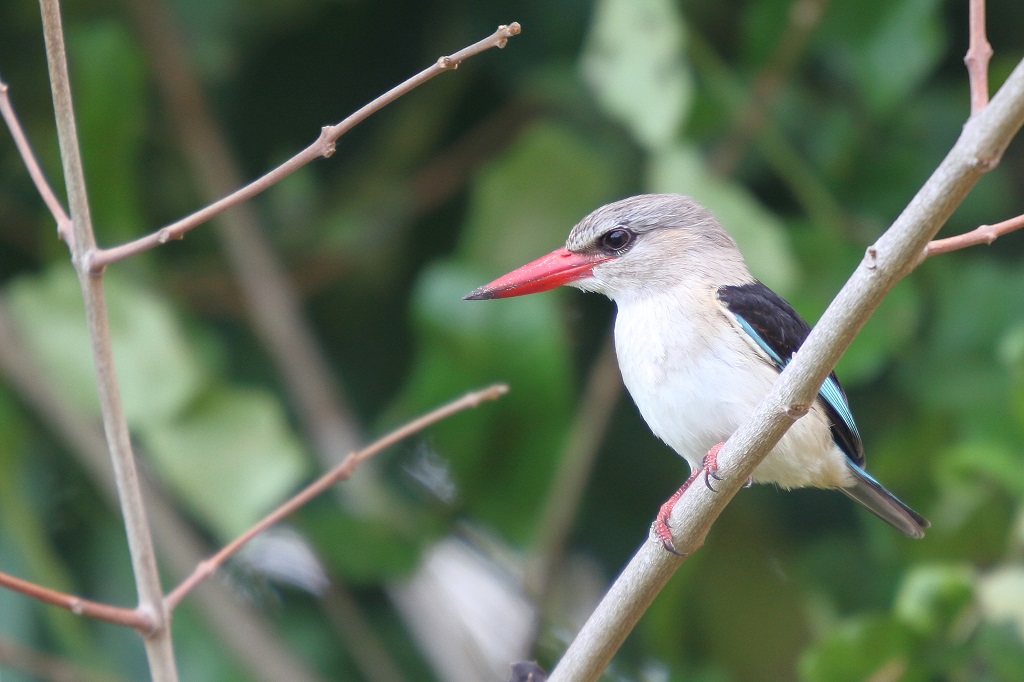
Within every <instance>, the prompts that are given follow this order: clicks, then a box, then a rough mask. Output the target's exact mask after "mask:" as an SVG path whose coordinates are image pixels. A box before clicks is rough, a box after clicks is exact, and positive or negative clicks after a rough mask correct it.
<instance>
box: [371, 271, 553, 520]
mask: <svg viewBox="0 0 1024 682" xmlns="http://www.w3.org/2000/svg"><path fill="white" fill-rule="evenodd" d="M483 281H486V277H485V275H484V274H483V273H481V272H480V271H479V270H477V269H470V268H467V267H464V266H459V265H457V264H455V263H442V264H436V265H433V266H431V267H430V268H428V269H427V270H426V271H425V272H424V273H423V275H422V276H421V277H420V280H419V281H418V282H417V284H416V287H415V294H414V299H413V307H414V315H415V320H416V332H417V340H418V344H419V352H418V354H417V357H416V361H415V364H414V367H413V370H412V372H411V374H410V377H409V380H408V382H407V384H406V386H405V388H404V390H403V393H402V397H401V398H400V399H399V400H398V401H397V402H396V404H395V405H393V406H392V408H391V410H390V413H391V414H409V413H413V412H416V411H419V410H421V409H423V408H424V407H425V406H429V405H432V404H437V403H440V402H441V401H443V400H447V399H449V398H450V397H451V396H453V395H457V394H459V393H462V392H464V391H466V390H467V388H470V387H474V386H480V385H484V384H487V383H492V382H495V381H505V382H507V383H508V384H509V385H510V387H511V391H510V392H509V394H508V395H506V396H505V397H503V398H502V399H501V401H500V402H499V403H496V404H495V405H493V406H490V405H488V406H483V407H481V408H480V409H477V410H472V411H471V412H467V413H465V414H460V415H458V417H457V418H455V419H452V420H448V421H446V422H442V423H441V424H438V425H437V426H436V427H434V428H433V429H431V432H430V436H429V438H430V444H431V448H432V449H433V450H435V451H436V452H437V454H438V456H439V457H441V458H443V459H444V460H446V461H447V462H449V463H450V464H451V469H452V474H453V476H454V478H455V480H456V483H457V484H458V486H459V497H460V499H461V500H462V501H463V502H464V503H465V504H466V506H467V507H468V508H469V509H470V510H471V511H472V513H473V515H474V517H475V518H478V519H484V520H486V521H488V522H490V523H492V524H494V525H495V526H496V527H499V528H501V529H502V531H504V532H505V533H507V534H510V535H513V536H519V537H524V535H525V534H526V533H527V532H528V531H529V530H531V525H532V523H533V520H534V517H533V510H537V509H538V506H539V501H540V500H541V499H542V496H543V493H544V490H545V489H546V487H547V484H548V482H549V481H550V477H551V475H552V472H553V469H554V466H555V464H556V462H557V456H558V455H559V454H560V453H561V448H562V438H563V434H564V430H565V428H566V425H567V424H568V423H569V420H570V403H569V395H570V388H571V386H572V380H571V377H570V374H569V366H570V365H569V354H568V343H567V340H566V335H565V328H564V324H563V323H562V322H561V320H560V319H559V317H560V316H559V312H560V309H559V305H558V303H559V301H558V295H557V294H555V293H551V294H548V295H539V296H526V297H523V298H521V299H509V300H507V301H463V300H462V295H464V294H465V293H466V292H467V291H469V290H471V289H472V288H474V287H476V286H478V285H479V284H480V283H481V282H483ZM481 481H483V482H487V484H486V485H480V482H481ZM498 490H501V491H508V494H498V493H497V491H498ZM526 508H528V509H530V510H531V511H530V512H529V513H526V512H524V509H526Z"/></svg>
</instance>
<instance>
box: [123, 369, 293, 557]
mask: <svg viewBox="0 0 1024 682" xmlns="http://www.w3.org/2000/svg"><path fill="white" fill-rule="evenodd" d="M141 436H142V441H143V444H144V445H145V446H146V449H147V451H148V453H149V455H150V456H151V458H152V460H153V463H154V464H155V465H156V467H157V468H158V469H159V470H160V473H161V474H162V475H163V477H164V478H165V479H166V480H167V481H168V483H169V484H170V485H171V486H172V487H173V488H174V490H175V491H176V492H177V493H178V495H180V496H181V498H182V499H183V500H185V501H186V502H187V503H188V505H189V506H190V507H191V508H192V509H193V510H194V511H195V512H196V513H197V514H198V515H199V516H200V517H202V518H203V519H204V520H205V521H206V522H207V523H208V524H209V525H210V527H211V528H213V529H214V530H215V531H216V532H217V534H218V535H219V536H220V537H221V538H231V537H234V536H235V535H237V534H238V533H240V532H241V531H243V530H245V529H246V528H247V527H248V526H250V525H251V524H252V523H253V522H255V521H256V520H258V519H259V518H260V517H261V516H263V515H264V514H265V513H267V512H269V511H270V510H271V509H272V508H273V507H274V506H276V505H277V504H278V503H280V502H281V501H283V500H284V498H285V497H286V496H287V495H288V493H290V492H291V491H292V490H293V489H294V488H295V487H296V485H297V484H298V483H299V482H300V481H301V479H302V477H303V475H304V474H305V473H306V470H307V466H308V465H307V463H306V458H305V456H304V453H303V449H302V446H301V445H300V444H299V442H298V441H297V440H296V438H295V436H294V435H293V434H292V432H291V430H290V429H289V427H288V422H287V419H286V417H285V414H284V411H283V409H282V408H281V404H280V403H279V402H278V401H277V400H276V399H275V398H274V397H272V396H271V395H270V394H269V393H267V392H265V391H262V390H256V389H237V388H219V389H215V390H212V391H210V392H209V393H207V394H205V395H203V396H202V397H201V398H200V399H199V400H198V401H196V402H195V403H194V404H193V405H191V406H190V407H189V409H188V410H187V411H186V412H185V413H184V414H182V415H181V416H180V417H179V418H178V419H176V420H175V421H172V422H167V423H161V424H155V425H152V426H150V427H149V428H147V429H146V430H145V431H144V432H143V433H142V434H141Z"/></svg>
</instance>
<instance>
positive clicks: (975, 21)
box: [964, 0, 992, 116]
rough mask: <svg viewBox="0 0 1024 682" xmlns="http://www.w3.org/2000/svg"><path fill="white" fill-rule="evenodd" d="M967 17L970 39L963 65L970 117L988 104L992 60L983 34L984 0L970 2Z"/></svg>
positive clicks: (990, 49)
mask: <svg viewBox="0 0 1024 682" xmlns="http://www.w3.org/2000/svg"><path fill="white" fill-rule="evenodd" d="M968 17H969V23H970V35H971V38H970V44H969V46H968V48H967V54H966V55H965V56H964V64H966V65H967V79H968V80H969V81H970V84H971V116H974V115H975V114H977V113H979V112H980V111H981V110H982V109H984V108H985V105H987V104H988V62H989V60H990V59H991V58H992V46H991V45H990V44H989V42H988V37H987V36H986V33H985V0H971V4H970V9H969V10H968Z"/></svg>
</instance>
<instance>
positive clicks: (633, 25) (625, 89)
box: [580, 0, 693, 150]
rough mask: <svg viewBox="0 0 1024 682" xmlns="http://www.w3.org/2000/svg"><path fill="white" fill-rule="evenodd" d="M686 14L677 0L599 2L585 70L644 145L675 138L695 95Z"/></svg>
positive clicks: (584, 60)
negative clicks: (688, 61) (685, 27)
mask: <svg viewBox="0 0 1024 682" xmlns="http://www.w3.org/2000/svg"><path fill="white" fill-rule="evenodd" d="M684 40H685V34H684V30H683V21H682V16H681V15H680V14H679V11H678V9H677V7H676V4H675V3H674V2H671V0H599V2H598V3H597V5H596V6H595V8H594V18H593V20H592V23H591V26H590V32H589V34H588V35H587V39H586V44H585V46H584V49H583V55H582V57H581V59H580V68H581V70H582V72H583V78H584V80H586V82H587V83H588V84H589V85H590V87H591V88H592V89H593V90H594V92H595V94H596V95H597V99H598V102H599V103H600V104H601V106H602V107H603V108H604V109H605V111H607V112H608V113H609V114H610V115H611V116H612V117H613V118H615V119H617V120H619V121H621V122H622V123H623V124H625V126H626V128H628V129H629V131H630V132H631V133H632V134H633V137H634V138H635V139H636V140H637V142H639V143H640V144H641V145H642V146H644V147H646V148H648V149H651V150H653V149H656V148H657V147H658V146H660V145H663V144H666V143H668V142H671V141H672V140H673V139H675V136H676V132H677V131H678V129H679V126H680V125H681V124H682V122H683V118H684V116H685V115H686V113H687V111H688V109H689V107H690V101H691V99H692V97H693V78H692V76H691V74H690V70H689V65H688V63H687V61H686V57H685V54H684V47H685V45H684Z"/></svg>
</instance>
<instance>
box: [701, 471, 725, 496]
mask: <svg viewBox="0 0 1024 682" xmlns="http://www.w3.org/2000/svg"><path fill="white" fill-rule="evenodd" d="M712 478H713V479H715V480H716V481H721V480H722V477H721V476H719V475H718V474H716V473H715V472H714V471H712V470H711V469H704V485H705V486H707V489H708V490H710V491H711V492H713V493H717V492H718V490H717V489H716V488H715V486H713V485H711V479H712Z"/></svg>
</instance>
